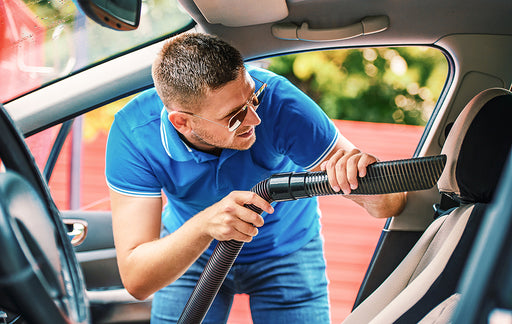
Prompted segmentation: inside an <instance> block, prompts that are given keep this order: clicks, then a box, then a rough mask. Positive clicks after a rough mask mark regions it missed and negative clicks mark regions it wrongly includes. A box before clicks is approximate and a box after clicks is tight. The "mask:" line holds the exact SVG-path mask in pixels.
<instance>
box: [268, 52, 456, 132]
mask: <svg viewBox="0 0 512 324" xmlns="http://www.w3.org/2000/svg"><path fill="white" fill-rule="evenodd" d="M267 68H268V69H269V70H272V71H274V72H276V73H277V74H281V75H283V76H285V77H286V78H288V79H289V80H290V81H291V82H293V83H294V84H295V85H296V86H298V87H299V88H300V89H301V90H303V91H304V92H306V93H307V94H308V95H309V96H310V97H312V98H313V99H314V100H315V101H316V102H317V103H318V104H319V105H320V107H322V109H323V110H324V111H325V112H326V113H327V115H328V116H329V117H331V118H333V119H345V120H357V121H369V122H381V123H398V124H408V125H425V123H426V122H427V120H428V118H429V117H430V115H431V113H432V110H433V109H434V106H435V104H436V101H437V99H438V98H439V95H440V93H441V91H442V88H443V86H444V83H445V81H446V77H447V73H448V64H447V61H446V58H445V57H444V55H443V54H442V53H441V52H440V51H439V50H436V49H433V48H428V47H401V48H364V49H346V50H330V51H318V52H309V53H301V54H292V55H286V56H279V57H274V58H271V59H269V66H268V67H267Z"/></svg>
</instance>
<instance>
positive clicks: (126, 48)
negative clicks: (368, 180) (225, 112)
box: [0, 0, 512, 323]
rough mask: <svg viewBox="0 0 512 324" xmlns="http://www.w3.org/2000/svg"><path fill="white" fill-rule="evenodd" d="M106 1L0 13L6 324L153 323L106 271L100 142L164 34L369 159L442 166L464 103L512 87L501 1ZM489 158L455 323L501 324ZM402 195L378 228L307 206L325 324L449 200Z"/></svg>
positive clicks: (141, 85) (505, 277) (0, 295)
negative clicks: (199, 35)
mask: <svg viewBox="0 0 512 324" xmlns="http://www.w3.org/2000/svg"><path fill="white" fill-rule="evenodd" d="M103 3H114V4H115V3H116V1H95V0H90V1H85V0H80V1H70V0H65V1H28V0H4V1H2V2H1V3H0V17H1V19H0V34H1V35H0V37H2V38H1V39H0V41H1V42H2V46H1V47H0V59H1V60H2V61H1V62H2V64H1V65H0V71H1V75H2V80H3V81H2V85H1V86H0V102H2V106H3V107H2V110H1V113H0V117H1V118H0V125H1V126H0V143H1V144H0V161H1V166H0V170H1V172H0V176H1V178H0V180H1V181H0V184H1V185H0V192H1V193H2V194H1V195H0V196H1V197H0V202H1V207H2V208H1V211H0V216H1V217H0V222H1V223H0V242H1V243H0V251H2V252H1V254H0V255H2V257H1V258H0V287H1V289H0V317H1V318H3V319H4V321H5V322H6V323H23V322H26V323H149V314H150V308H151V298H148V299H146V300H143V301H140V300H136V299H135V298H133V297H132V296H130V295H129V294H128V292H127V291H126V290H125V289H124V287H123V285H122V282H121V279H120V276H119V271H118V268H117V262H116V254H115V249H114V242H113V237H112V224H111V212H110V206H109V198H108V189H107V187H106V184H105V177H104V170H103V169H104V154H105V151H104V149H105V147H104V145H105V141H106V136H107V133H108V129H109V127H110V124H111V122H112V118H113V114H114V113H115V112H116V111H118V110H119V109H120V108H121V107H122V106H123V105H124V104H126V102H128V100H130V99H131V98H133V96H135V95H136V94H138V93H139V92H141V91H143V90H146V89H149V88H151V87H152V86H153V80H152V77H151V64H152V61H153V59H154V57H155V56H156V53H157V52H158V50H159V49H160V48H161V46H162V44H163V42H165V40H166V39H167V38H168V37H170V36H172V35H177V34H180V33H187V32H203V33H209V34H214V35H217V36H219V37H221V38H222V39H224V40H226V41H228V42H229V43H231V44H233V45H234V46H236V47H237V48H238V49H239V50H240V51H241V53H242V54H243V56H244V59H245V60H246V61H247V63H248V64H254V65H258V66H263V67H265V68H268V69H273V70H274V71H276V73H278V74H282V75H284V76H286V77H287V78H289V79H290V80H291V81H293V82H294V83H295V84H296V85H297V86H298V87H299V88H301V89H303V90H304V91H305V92H307V93H308V94H309V95H310V96H311V97H312V98H313V99H314V100H315V101H317V102H318V103H319V105H320V106H321V107H322V108H324V109H325V110H326V112H327V113H328V114H329V115H330V116H332V118H333V120H334V121H335V123H336V125H337V126H338V127H339V128H340V129H341V131H342V132H343V133H344V134H345V135H346V136H347V137H348V138H349V139H350V140H352V141H354V143H356V144H357V145H358V146H360V147H361V148H363V149H365V150H367V151H369V152H370V153H374V154H376V155H377V156H379V158H380V159H381V160H382V161H397V160H401V159H410V158H411V159H416V158H427V157H432V156H440V155H441V153H442V152H443V147H444V144H445V141H446V140H447V137H448V136H449V129H450V128H451V126H452V125H453V123H454V122H455V121H456V120H457V118H458V116H459V115H460V114H461V112H462V111H464V108H465V107H466V106H468V103H471V99H472V98H474V97H476V96H478V95H479V94H480V93H482V91H485V90H488V89H496V88H499V89H502V90H503V91H504V92H503V93H505V94H507V93H508V92H507V91H508V90H510V89H511V86H512V62H511V60H510V57H511V56H512V22H511V20H510V15H511V14H512V3H510V2H507V1H498V0H490V1H486V2H483V1H476V0H466V1H461V0H454V1H441V0H433V1H429V2H422V1H392V0H381V1H354V0H347V1H336V0H301V1H298V0H258V1H256V0H247V1H234V0H217V1H207V0H179V1H173V0H166V1H164V0H144V1H137V0H134V1H128V0H126V1H123V2H120V3H124V6H126V7H121V8H120V7H119V6H121V4H117V6H118V7H116V6H115V5H114V6H113V7H106V6H104V5H103ZM112 8H113V9H114V10H113V11H111V9H112ZM115 9H122V10H117V11H116V10H115ZM123 13H129V16H125V17H122V16H120V15H122V14H123ZM361 93H364V94H366V96H364V98H363V99H361V97H362V96H360V95H361ZM341 97H343V98H344V99H343V100H342V99H340V98H341ZM390 98H391V99H390ZM510 108H511V109H512V107H510ZM380 112H382V113H380ZM504 116H506V115H495V116H493V118H495V119H496V120H497V121H498V120H500V118H501V120H503V119H505V118H504ZM508 135H509V136H504V139H503V140H508V141H510V139H511V138H512V136H510V132H509V133H508ZM507 137H508V138H507ZM491 144H492V143H491ZM489 145H490V144H489ZM500 159H502V160H503V161H507V162H506V163H505V162H504V165H505V167H504V169H505V171H504V172H503V173H500V174H502V176H501V177H500V182H499V186H498V187H497V188H498V189H497V192H496V195H495V197H494V200H493V201H492V203H491V204H490V207H489V208H488V210H487V212H486V213H485V214H484V217H482V224H480V225H479V226H478V228H477V230H475V232H476V233H475V236H474V238H473V239H471V240H470V242H469V243H468V244H469V245H468V251H467V255H466V256H465V257H464V264H463V266H462V268H461V269H462V272H461V273H460V274H458V275H457V276H456V277H455V279H454V280H455V282H454V284H456V292H457V295H456V297H457V298H458V302H457V303H456V304H455V306H453V308H454V312H453V318H452V320H453V322H455V323H481V322H489V323H506V322H507V321H508V322H510V321H512V304H511V298H510V296H511V293H512V285H511V280H510V278H511V277H512V276H510V273H511V271H512V263H511V260H512V253H510V251H509V249H508V248H507V247H508V246H510V237H512V235H511V234H512V233H511V231H512V224H511V223H510V220H511V218H512V217H511V216H512V212H511V210H510V199H507V197H510V195H511V190H512V189H511V187H510V185H511V183H512V174H511V171H510V170H511V169H512V160H511V158H510V156H508V157H506V156H505V157H500ZM407 197H408V202H407V206H406V208H405V210H404V211H403V212H402V213H401V214H400V215H396V216H395V217H392V218H390V219H387V220H386V221H382V220H377V219H372V218H371V217H370V216H368V215H367V214H366V213H365V212H364V211H363V210H362V209H360V208H358V207H357V206H355V205H354V204H350V202H348V203H347V202H346V200H345V199H343V198H341V197H338V196H334V195H332V196H329V197H323V198H320V199H321V208H322V209H323V217H322V222H323V229H322V231H323V234H324V237H325V244H326V258H327V265H328V269H327V271H328V275H329V279H330V299H331V300H330V301H331V308H332V310H331V317H332V321H333V322H341V321H347V322H349V321H350V320H351V318H354V316H357V314H358V308H359V310H360V309H363V308H362V307H366V306H361V305H364V301H365V300H370V299H369V296H373V297H372V298H376V297H375V296H377V295H376V294H374V292H376V291H379V286H381V285H385V282H386V279H387V278H391V277H390V276H391V274H392V273H393V271H395V270H396V269H397V268H399V267H400V263H401V262H402V261H403V260H404V259H405V258H407V256H408V255H410V254H411V251H413V250H414V247H415V246H417V242H419V241H420V240H421V238H422V237H424V235H425V233H426V232H428V231H427V230H428V229H429V228H430V226H431V225H432V224H433V223H434V222H435V219H437V218H438V217H437V216H439V214H442V213H444V212H445V211H446V210H445V209H450V210H451V208H455V207H456V205H458V204H455V203H453V202H452V201H449V203H452V204H453V205H451V204H449V205H446V206H445V203H446V197H445V195H442V194H441V193H440V191H439V187H438V186H434V187H430V188H423V189H422V190H411V191H409V192H408V195H407ZM432 206H435V208H434V209H433V208H432ZM466 260H467V262H466ZM425 285H426V284H425ZM383 287H384V286H383ZM429 287H430V286H429ZM372 294H373V295H372ZM246 297H247V296H238V298H237V299H235V305H234V307H233V309H232V312H231V317H230V319H229V320H228V322H233V323H235V322H250V321H251V320H250V315H249V310H248V301H247V298H246ZM436 297H439V296H436ZM439 298H441V297H439ZM439 298H438V299H439ZM438 299H436V302H435V305H434V306H437V301H438ZM441 299H444V298H441ZM367 303H368V302H367ZM383 303H384V302H383ZM440 305H443V304H442V303H440ZM429 307H430V306H429ZM432 309H435V307H432ZM354 314H355V315H354ZM450 314H451V313H450Z"/></svg>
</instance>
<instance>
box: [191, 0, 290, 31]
mask: <svg viewBox="0 0 512 324" xmlns="http://www.w3.org/2000/svg"><path fill="white" fill-rule="evenodd" d="M194 3H195V4H196V6H197V8H198V9H199V11H201V13H202V14H203V16H204V18H205V19H206V20H207V21H208V22H209V23H210V24H222V25H224V26H228V27H241V26H251V25H259V24H266V23H270V22H276V21H279V20H281V19H284V18H286V17H287V16H288V7H287V5H286V0H244V1H240V0H194Z"/></svg>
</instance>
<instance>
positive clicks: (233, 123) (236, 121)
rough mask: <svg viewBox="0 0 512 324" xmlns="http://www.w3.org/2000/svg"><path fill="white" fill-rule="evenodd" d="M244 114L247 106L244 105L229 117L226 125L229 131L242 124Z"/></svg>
mask: <svg viewBox="0 0 512 324" xmlns="http://www.w3.org/2000/svg"><path fill="white" fill-rule="evenodd" d="M246 115H247V106H245V107H244V108H243V109H240V111H239V112H238V113H237V114H236V115H234V116H233V117H231V119H230V120H229V125H228V127H229V131H230V132H232V131H234V130H235V129H237V128H238V126H240V125H241V124H242V122H243V121H244V118H245V116H246Z"/></svg>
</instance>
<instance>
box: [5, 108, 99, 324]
mask: <svg viewBox="0 0 512 324" xmlns="http://www.w3.org/2000/svg"><path fill="white" fill-rule="evenodd" d="M0 159H1V162H2V163H3V165H4V167H5V170H6V171H5V172H1V173H0V256H1V258H0V307H3V308H5V309H7V310H10V311H12V312H14V313H18V314H20V315H21V316H22V318H23V319H24V320H25V321H26V322H28V323H35V324H42V323H66V324H69V323H79V324H82V323H89V322H90V316H89V310H88V302H87V299H86V295H85V283H84V280H83V277H82V273H81V269H80V266H79V264H78V261H77V259H76V256H75V254H74V252H73V248H72V246H71V243H70V241H69V238H68V236H67V233H66V229H65V227H64V224H63V223H62V221H61V218H60V214H59V211H58V209H57V207H56V206H55V203H54V202H53V200H52V199H51V196H50V194H49V190H48V187H47V186H46V182H45V181H44V180H43V178H42V176H41V173H40V172H39V169H38V168H37V166H36V165H35V162H34V159H33V157H32V155H31V154H30V152H29V150H28V148H27V146H26V144H25V142H24V141H23V138H22V136H21V135H20V132H19V131H18V130H17V128H16V127H15V125H14V123H13V122H12V120H11V119H10V117H9V116H8V115H7V113H6V111H5V109H4V108H3V107H2V105H1V104H0Z"/></svg>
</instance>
